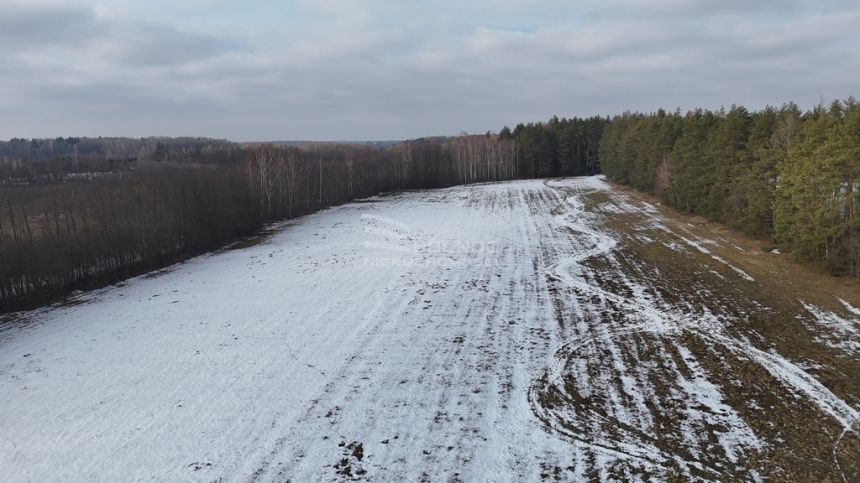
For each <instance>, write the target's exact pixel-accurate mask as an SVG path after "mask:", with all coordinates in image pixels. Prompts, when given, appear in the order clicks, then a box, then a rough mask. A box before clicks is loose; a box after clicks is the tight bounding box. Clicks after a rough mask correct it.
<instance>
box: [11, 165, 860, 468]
mask: <svg viewBox="0 0 860 483" xmlns="http://www.w3.org/2000/svg"><path fill="white" fill-rule="evenodd" d="M728 249H729V250H736V251H738V252H739V253H740V252H742V251H744V249H743V248H741V247H739V246H736V245H731V246H729V248H728ZM725 250H726V244H725V243H721V242H718V241H713V240H709V239H706V238H702V237H700V236H699V235H697V234H696V233H695V232H694V230H692V229H691V228H690V229H688V228H684V226H683V225H682V224H678V223H670V222H669V221H668V220H666V219H665V217H664V216H663V215H661V214H660V211H659V210H658V209H657V208H656V207H654V206H653V205H651V204H648V203H645V202H643V201H637V200H636V199H634V198H633V197H631V196H629V195H627V194H624V193H622V192H619V191H616V190H613V189H612V188H610V187H609V186H608V185H607V184H606V183H605V182H603V181H602V180H600V179H599V178H579V179H567V180H551V181H517V182H510V183H500V184H488V185H475V186H467V187H458V188H452V189H446V190H438V191H421V192H410V193H404V194H398V195H394V196H390V197H382V198H374V199H371V200H367V201H366V202H362V203H354V204H350V205H347V206H342V207H338V208H334V209H330V210H328V211H325V212H323V213H320V214H317V215H313V216H309V217H306V218H304V219H302V220H299V221H296V222H294V223H292V224H290V225H287V226H285V227H284V229H283V230H279V231H278V232H277V233H276V234H275V235H274V236H273V237H272V238H271V239H270V240H267V241H265V242H263V243H260V244H258V245H256V246H252V247H248V248H242V249H236V250H229V251H224V252H220V253H216V254H212V255H208V256H204V257H199V258H197V259H194V260H192V261H190V262H187V263H185V264H181V265H179V266H176V267H173V268H172V269H170V270H167V271H164V272H162V273H157V274H153V275H150V276H146V277H141V278H138V279H134V280H131V281H129V282H127V283H125V284H123V285H122V286H118V287H111V288H108V289H105V290H101V291H98V292H95V293H91V294H87V295H84V296H81V297H79V299H78V300H77V301H76V303H74V304H67V305H66V306H62V307H55V308H49V309H43V310H40V311H35V312H30V313H26V314H21V315H19V316H17V317H15V318H14V319H13V320H12V321H7V322H6V323H5V328H4V329H2V332H0V473H2V474H0V478H2V480H4V481H125V480H156V481H213V480H219V479H220V480H225V481H257V480H261V481H284V480H292V481H318V480H343V479H371V480H389V481H404V480H430V481H452V480H454V481H456V480H463V481H510V480H542V479H544V480H546V479H549V480H577V479H585V478H592V479H604V480H605V479H612V478H618V479H634V480H635V479H643V480H644V479H650V478H655V477H656V478H663V479H670V478H674V477H681V478H685V479H686V478H694V479H703V480H712V479H720V480H726V479H729V480H736V479H740V480H755V479H758V478H774V479H816V480H818V479H826V478H829V479H830V480H832V481H841V480H845V481H852V480H853V481H857V479H858V478H860V468H858V460H860V438H858V431H860V423H858V418H860V413H858V408H860V387H858V386H860V380H858V379H860V376H858V370H860V362H858V347H860V340H858V336H857V334H858V333H860V332H858V329H860V310H858V309H856V308H855V306H853V305H851V301H846V300H843V299H836V298H833V300H832V301H830V302H832V303H831V305H828V307H824V306H822V305H823V304H826V303H828V302H827V301H824V302H822V301H820V300H805V299H802V298H798V297H794V296H793V295H791V296H784V295H780V296H779V297H777V296H776V295H774V292H775V291H774V290H770V289H769V288H768V287H769V286H768V285H767V284H768V283H773V282H772V281H770V280H766V279H764V278H762V277H766V276H767V275H766V273H765V274H762V273H758V272H753V273H749V272H747V271H746V270H745V268H746V267H743V266H738V262H736V261H733V260H731V259H727V258H728V256H727V255H726V254H725ZM768 256H773V257H776V256H777V255H768ZM786 297H789V299H790V300H789V299H786ZM786 300H789V301H788V302H786ZM853 302H854V303H855V304H857V301H856V300H854V301H853Z"/></svg>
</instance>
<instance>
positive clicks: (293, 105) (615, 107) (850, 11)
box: [0, 0, 860, 141]
mask: <svg viewBox="0 0 860 483" xmlns="http://www.w3.org/2000/svg"><path fill="white" fill-rule="evenodd" d="M858 87H860V2H858V1H857V0H851V1H842V0H816V1H804V0H762V1H755V0H713V1H711V0H708V1H704V0H702V1H696V0H689V1H684V0H647V1H644V0H643V1H634V0H610V1H605V0H604V1H597V0H592V1H586V0H579V1H575V0H537V1H514V0H468V1H467V0H434V1H405V0H404V1H395V0H340V1H334V0H313V1H311V0H306V1H304V0H299V1H274V0H272V1H268V0H258V1H254V0H246V1H227V0H172V1H168V0H116V1H110V2H109V1H100V0H96V1H81V2H76V1H66V2H58V1H44V0H35V1H34V0H28V1H23V0H22V1H9V0H0V139H8V138H11V137H13V136H18V137H55V136H68V135H78V136H98V135H105V136H113V135H120V136H135V137H138V136H149V135H171V136H179V135H200V136H212V137H223V138H229V139H233V140H238V141H250V140H283V139H313V140H360V139H362V140H363V139H402V138H410V137H418V136H424V135H436V134H455V133H458V132H461V131H468V132H485V131H487V130H494V131H495V130H498V129H499V128H501V127H502V126H503V125H505V124H511V125H513V124H515V123H516V122H518V121H526V120H534V121H537V120H545V119H547V118H549V117H550V116H552V115H553V114H558V115H559V116H568V117H570V116H574V115H580V116H582V115H591V114H613V113H618V112H621V111H624V110H645V111H651V110H655V109H656V108H658V107H664V108H667V109H674V108H676V107H680V108H681V109H687V108H691V107H696V106H703V107H711V108H718V107H720V106H723V105H725V106H729V105H731V104H732V103H739V104H744V105H747V106H748V107H751V108H757V107H761V106H763V105H766V104H775V105H779V104H782V103H783V102H784V101H788V100H794V101H796V102H798V103H799V104H800V105H801V106H802V107H810V106H812V105H813V104H815V103H817V102H818V100H819V99H820V98H821V97H824V98H825V99H826V100H828V101H829V100H830V99H833V98H845V97H847V96H849V95H860V92H858Z"/></svg>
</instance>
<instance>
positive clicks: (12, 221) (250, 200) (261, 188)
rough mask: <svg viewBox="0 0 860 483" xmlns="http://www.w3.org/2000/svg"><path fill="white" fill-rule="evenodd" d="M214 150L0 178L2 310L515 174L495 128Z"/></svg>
mask: <svg viewBox="0 0 860 483" xmlns="http://www.w3.org/2000/svg"><path fill="white" fill-rule="evenodd" d="M159 142H163V141H159ZM21 144H23V143H21ZM221 149H223V150H224V152H221V153H215V156H214V158H215V159H218V160H219V161H218V162H217V163H213V162H200V159H199V157H198V156H197V155H196V152H192V153H190V154H189V155H188V156H185V157H182V156H181V154H176V155H175V158H173V159H172V160H169V161H168V160H165V161H160V162H153V163H146V164H142V165H138V166H136V167H135V168H134V169H121V170H114V171H110V172H108V175H106V176H103V177H98V178H94V179H91V180H84V179H76V178H75V179H66V180H64V181H62V182H60V181H57V180H49V181H44V182H33V183H28V184H23V185H6V186H0V312H5V311H10V310H17V309H22V308H27V307H33V306H37V305H40V304H43V303H45V302H47V301H50V300H53V299H55V298H57V297H58V296H61V295H63V294H66V293H68V292H70V291H72V290H75V289H85V288H92V287H98V286H103V285H105V284H108V283H112V282H116V281H118V280H122V279H124V278H127V277H129V276H132V275H134V274H139V273H143V272H145V271H148V270H151V269H154V268H158V267H162V266H165V265H167V264H170V263H173V262H176V261H180V260H183V259H186V258H189V257H191V256H194V255H197V254H201V253H204V252H206V251H210V250H213V249H215V248H218V247H221V246H224V245H225V244H227V243H228V242H230V241H231V240H235V239H237V238H239V237H243V236H248V235H251V234H253V233H255V232H256V231H257V230H259V229H260V228H261V227H262V226H263V225H264V224H265V223H267V222H270V221H274V220H280V219H287V218H293V217H297V216H302V215H305V214H308V213H312V212H315V211H318V210H320V209H323V208H326V207H329V206H333V205H337V204H340V203H344V202H347V201H351V200H354V199H359V198H364V197H368V196H371V195H374V194H378V193H380V192H386V191H392V190H401V189H416V188H435V187H442V186H450V185H454V184H460V183H472V182H480V181H498V180H504V179H511V178H514V177H515V176H516V175H517V163H516V160H517V149H516V146H515V143H514V141H513V140H511V139H506V138H501V137H499V136H498V135H496V134H487V135H478V136H474V135H472V136H469V135H464V136H459V137H456V138H452V139H446V140H443V141H430V142H424V141H415V142H406V143H401V144H397V145H393V146H389V147H386V148H384V149H379V148H374V147H370V146H360V145H341V144H307V145H304V146H303V147H301V148H297V147H291V146H284V145H281V146H276V145H271V144H263V145H254V146H247V147H244V148H241V147H239V148H238V149H237V146H234V145H225V146H222V148H221ZM157 150H158V148H157V146H156V147H155V148H154V150H153V152H156V151H157ZM175 152H177V153H179V152H180V151H175Z"/></svg>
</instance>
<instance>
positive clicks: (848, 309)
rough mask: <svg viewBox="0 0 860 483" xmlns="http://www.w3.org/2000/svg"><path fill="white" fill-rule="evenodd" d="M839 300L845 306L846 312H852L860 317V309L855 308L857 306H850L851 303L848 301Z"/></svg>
mask: <svg viewBox="0 0 860 483" xmlns="http://www.w3.org/2000/svg"><path fill="white" fill-rule="evenodd" d="M837 300H839V302H841V303H842V305H843V306H845V310H847V311H849V312H851V313H852V314H854V315H856V316H858V317H860V309H858V308H857V307H855V306H853V305H851V304H849V303H848V302H847V301H845V300H842V299H837Z"/></svg>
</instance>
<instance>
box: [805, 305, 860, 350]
mask: <svg viewBox="0 0 860 483" xmlns="http://www.w3.org/2000/svg"><path fill="white" fill-rule="evenodd" d="M840 300H841V299H840ZM843 302H844V301H843ZM800 303H801V304H802V305H803V308H805V309H806V311H807V312H809V313H810V314H812V316H813V317H814V320H815V327H814V328H813V329H814V331H815V339H816V340H817V341H819V342H821V343H823V344H826V345H827V346H830V347H833V348H836V349H841V350H843V351H848V352H858V351H860V319H853V320H850V319H847V318H843V317H840V316H839V315H837V314H835V313H833V312H831V311H829V310H826V309H823V308H821V307H817V306H815V305H813V304H810V303H806V302H804V301H802V300H801V301H800ZM849 307H850V305H849ZM851 308H853V307H851ZM852 313H853V311H852ZM858 315H860V314H858Z"/></svg>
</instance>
